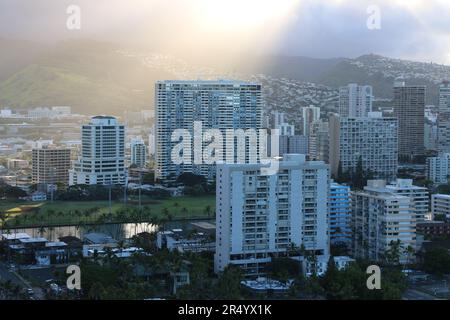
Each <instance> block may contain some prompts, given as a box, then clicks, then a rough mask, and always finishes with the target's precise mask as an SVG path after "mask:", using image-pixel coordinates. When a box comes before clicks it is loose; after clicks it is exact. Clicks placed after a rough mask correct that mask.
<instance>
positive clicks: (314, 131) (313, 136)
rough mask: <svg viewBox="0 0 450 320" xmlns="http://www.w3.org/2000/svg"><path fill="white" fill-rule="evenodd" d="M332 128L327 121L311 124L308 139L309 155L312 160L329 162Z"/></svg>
mask: <svg viewBox="0 0 450 320" xmlns="http://www.w3.org/2000/svg"><path fill="white" fill-rule="evenodd" d="M329 148H330V128H329V125H328V122H327V121H324V120H317V121H314V122H313V123H312V124H311V131H310V134H309V139H308V155H309V159H310V160H315V161H324V162H325V163H330V162H329V161H330V160H329V153H330V151H329Z"/></svg>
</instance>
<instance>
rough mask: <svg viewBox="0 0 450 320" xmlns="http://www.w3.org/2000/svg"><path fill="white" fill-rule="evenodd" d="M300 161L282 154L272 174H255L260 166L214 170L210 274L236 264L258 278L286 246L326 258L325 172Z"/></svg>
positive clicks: (322, 166)
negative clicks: (213, 222)
mask: <svg viewBox="0 0 450 320" xmlns="http://www.w3.org/2000/svg"><path fill="white" fill-rule="evenodd" d="M305 159H306V157H305V155H285V157H284V159H283V161H281V162H280V163H279V170H278V171H277V173H276V174H274V175H263V174H261V169H262V166H263V165H262V164H219V165H218V166H217V190H216V254H215V258H214V269H215V271H216V272H221V271H223V270H224V269H225V268H226V267H227V266H228V265H236V266H240V267H242V268H243V269H244V272H245V274H246V275H259V274H263V273H264V266H265V265H266V264H267V263H268V262H270V261H271V257H273V256H280V257H281V256H286V254H287V251H288V250H289V248H291V247H292V245H295V246H298V247H300V246H302V245H303V246H304V247H305V249H306V250H307V251H309V252H310V253H312V254H315V255H317V256H321V257H325V259H326V257H327V256H328V255H329V235H328V221H327V213H328V212H327V211H328V205H327V204H328V193H329V170H328V166H327V165H326V164H324V163H323V162H308V161H306V160H305Z"/></svg>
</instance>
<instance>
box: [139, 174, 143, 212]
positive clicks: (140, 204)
mask: <svg viewBox="0 0 450 320" xmlns="http://www.w3.org/2000/svg"><path fill="white" fill-rule="evenodd" d="M141 189H142V171H139V212H141V211H142V202H141Z"/></svg>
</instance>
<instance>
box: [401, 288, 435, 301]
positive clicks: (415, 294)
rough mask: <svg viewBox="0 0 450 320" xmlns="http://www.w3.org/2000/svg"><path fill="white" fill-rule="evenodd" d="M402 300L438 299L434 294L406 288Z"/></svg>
mask: <svg viewBox="0 0 450 320" xmlns="http://www.w3.org/2000/svg"><path fill="white" fill-rule="evenodd" d="M403 300H439V299H438V298H436V297H435V296H432V295H430V294H428V293H425V292H422V291H418V290H414V289H408V290H406V292H405V293H404V294H403Z"/></svg>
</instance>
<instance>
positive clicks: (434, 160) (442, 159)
mask: <svg viewBox="0 0 450 320" xmlns="http://www.w3.org/2000/svg"><path fill="white" fill-rule="evenodd" d="M449 159H450V153H444V154H440V155H438V156H437V157H428V158H427V160H426V163H427V166H426V176H427V179H428V180H430V181H432V182H433V183H434V184H446V183H448V175H449V164H450V161H449Z"/></svg>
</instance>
